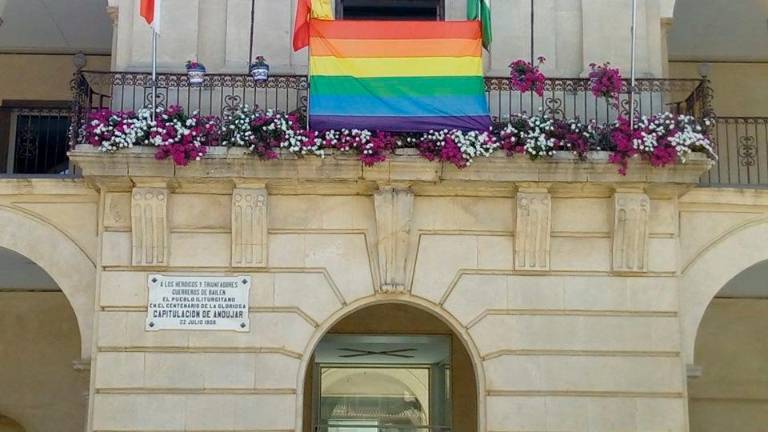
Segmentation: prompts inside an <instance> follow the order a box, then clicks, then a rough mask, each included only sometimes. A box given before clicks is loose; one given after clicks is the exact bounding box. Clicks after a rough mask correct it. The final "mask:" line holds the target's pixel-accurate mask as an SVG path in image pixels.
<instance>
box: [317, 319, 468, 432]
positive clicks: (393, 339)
mask: <svg viewBox="0 0 768 432" xmlns="http://www.w3.org/2000/svg"><path fill="white" fill-rule="evenodd" d="M475 383H476V382H475V375H474V370H473V368H472V364H471V360H470V358H469V354H468V353H467V350H466V349H465V348H464V346H463V344H462V342H461V341H460V340H459V339H458V338H457V336H456V335H455V334H454V333H453V332H452V331H451V329H450V328H449V327H448V326H447V325H446V324H444V323H443V322H442V321H441V320H440V319H438V318H437V317H435V316H433V315H431V314H430V313H428V312H425V311H422V310H420V309H417V308H414V307H411V306H407V305H403V304H386V305H377V306H371V307H368V308H365V309H363V310H360V311H358V312H356V313H354V314H352V315H350V316H349V317H347V318H345V319H343V320H342V321H340V322H339V323H337V324H336V325H335V326H334V327H333V328H332V329H331V330H330V331H329V332H328V334H326V335H325V336H324V337H323V338H322V339H321V341H320V342H319V343H318V345H317V347H316V349H315V352H314V355H313V358H312V364H311V367H310V368H309V369H308V372H307V378H306V382H305V393H304V400H305V401H307V403H306V404H305V407H304V425H305V426H304V430H305V431H306V432H309V431H312V432H450V431H457V430H460V431H462V432H463V431H468V432H471V431H476V430H477V390H476V385H475Z"/></svg>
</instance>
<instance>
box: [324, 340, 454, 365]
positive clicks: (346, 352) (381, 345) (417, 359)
mask: <svg viewBox="0 0 768 432" xmlns="http://www.w3.org/2000/svg"><path fill="white" fill-rule="evenodd" d="M450 347H451V344H450V337H449V336H414V335H387V336H383V335H338V334H331V335H326V336H325V337H323V339H322V340H321V341H320V343H319V344H318V346H317V349H316V350H315V361H316V362H318V363H333V364H373V363H375V364H398V365H403V364H405V365H410V364H414V365H415V364H419V365H424V364H436V363H443V362H448V361H449V359H450V355H451V348H450ZM376 353H381V354H376ZM388 353H393V354H395V355H391V354H388Z"/></svg>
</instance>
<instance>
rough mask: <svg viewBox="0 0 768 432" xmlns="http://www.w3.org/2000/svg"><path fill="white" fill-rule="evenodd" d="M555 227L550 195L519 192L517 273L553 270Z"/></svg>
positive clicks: (516, 242) (540, 191)
mask: <svg viewBox="0 0 768 432" xmlns="http://www.w3.org/2000/svg"><path fill="white" fill-rule="evenodd" d="M551 224H552V197H551V196H550V194H549V192H547V191H545V190H544V191H542V190H536V191H533V190H532V191H527V190H522V191H520V192H518V194H517V224H516V226H515V269H516V270H535V271H548V270H549V256H550V242H551V238H552V235H551V234H552V229H551Z"/></svg>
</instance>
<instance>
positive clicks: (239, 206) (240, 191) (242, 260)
mask: <svg viewBox="0 0 768 432" xmlns="http://www.w3.org/2000/svg"><path fill="white" fill-rule="evenodd" d="M267 235H268V234H267V190H266V189H265V188H235V190H234V191H233V193H232V267H266V265H267V244H268V243H267Z"/></svg>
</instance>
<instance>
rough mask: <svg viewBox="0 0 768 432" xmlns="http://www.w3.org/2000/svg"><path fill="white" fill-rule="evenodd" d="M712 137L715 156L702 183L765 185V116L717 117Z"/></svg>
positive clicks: (767, 159) (767, 121)
mask: <svg viewBox="0 0 768 432" xmlns="http://www.w3.org/2000/svg"><path fill="white" fill-rule="evenodd" d="M712 137H713V138H714V141H715V144H716V145H717V155H718V160H717V163H716V164H715V166H714V167H712V169H711V170H709V171H708V172H707V173H706V174H704V176H703V177H702V179H701V184H702V185H706V186H724V187H729V186H730V187H768V117H718V118H717V119H716V120H715V127H714V129H713V131H712Z"/></svg>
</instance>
